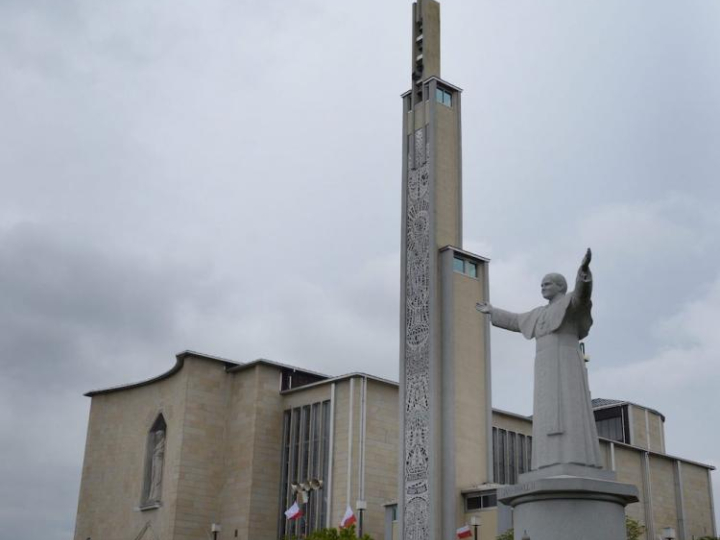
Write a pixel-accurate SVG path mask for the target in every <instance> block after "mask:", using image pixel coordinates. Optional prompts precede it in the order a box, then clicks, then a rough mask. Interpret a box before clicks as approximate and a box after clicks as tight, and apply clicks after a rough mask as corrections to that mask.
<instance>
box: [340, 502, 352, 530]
mask: <svg viewBox="0 0 720 540" xmlns="http://www.w3.org/2000/svg"><path fill="white" fill-rule="evenodd" d="M355 521H356V520H355V514H353V511H352V508H350V505H349V504H348V505H347V509H346V510H345V515H344V516H343V518H342V521H341V522H340V528H341V529H344V528H345V527H349V526H350V525H352V524H353V523H355Z"/></svg>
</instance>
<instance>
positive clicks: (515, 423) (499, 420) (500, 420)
mask: <svg viewBox="0 0 720 540" xmlns="http://www.w3.org/2000/svg"><path fill="white" fill-rule="evenodd" d="M492 423H493V426H494V427H496V428H499V429H507V430H509V431H515V432H517V433H522V434H524V435H530V436H532V421H531V420H530V419H529V418H528V419H527V420H524V419H522V418H518V417H516V416H511V415H509V414H504V413H502V412H500V411H497V410H494V411H493V413H492Z"/></svg>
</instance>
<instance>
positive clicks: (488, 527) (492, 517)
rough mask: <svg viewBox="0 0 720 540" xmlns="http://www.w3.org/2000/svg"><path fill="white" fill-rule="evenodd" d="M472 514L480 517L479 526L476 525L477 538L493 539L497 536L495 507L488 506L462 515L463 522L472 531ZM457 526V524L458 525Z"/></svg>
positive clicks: (479, 539)
mask: <svg viewBox="0 0 720 540" xmlns="http://www.w3.org/2000/svg"><path fill="white" fill-rule="evenodd" d="M472 516H477V517H479V518H480V526H479V527H478V540H495V538H496V537H497V522H498V519H497V508H488V509H486V510H478V511H476V512H468V513H467V514H465V515H464V518H465V524H467V525H468V527H470V530H471V531H473V532H474V530H475V529H474V528H473V526H472V525H470V520H471V518H472ZM458 526H459V525H458Z"/></svg>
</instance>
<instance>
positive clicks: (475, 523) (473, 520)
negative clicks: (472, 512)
mask: <svg viewBox="0 0 720 540" xmlns="http://www.w3.org/2000/svg"><path fill="white" fill-rule="evenodd" d="M470 525H472V527H473V535H474V536H473V537H474V538H475V540H478V535H477V531H478V527H479V526H480V516H471V517H470Z"/></svg>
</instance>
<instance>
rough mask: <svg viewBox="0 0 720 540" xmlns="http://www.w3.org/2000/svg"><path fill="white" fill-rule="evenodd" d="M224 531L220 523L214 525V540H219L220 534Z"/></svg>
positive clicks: (211, 530) (212, 528)
mask: <svg viewBox="0 0 720 540" xmlns="http://www.w3.org/2000/svg"><path fill="white" fill-rule="evenodd" d="M221 530H222V527H221V526H220V524H219V523H213V524H212V525H210V532H211V533H212V534H213V540H217V535H218V533H219V532H220V531H221Z"/></svg>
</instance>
